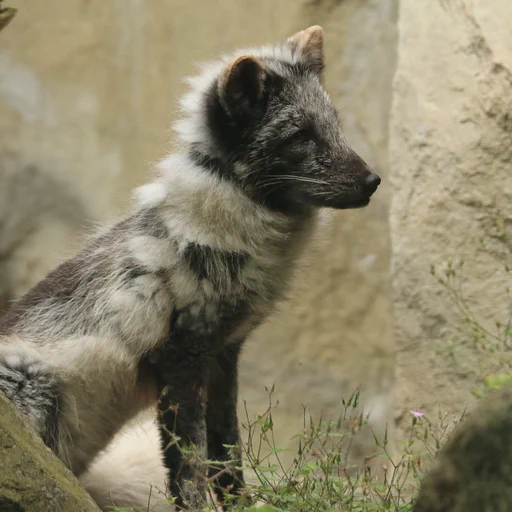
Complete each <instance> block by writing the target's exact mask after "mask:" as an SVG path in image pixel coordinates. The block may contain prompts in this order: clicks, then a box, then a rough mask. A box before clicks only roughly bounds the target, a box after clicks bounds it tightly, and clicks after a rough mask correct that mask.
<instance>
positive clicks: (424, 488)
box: [414, 387, 512, 512]
mask: <svg viewBox="0 0 512 512" xmlns="http://www.w3.org/2000/svg"><path fill="white" fill-rule="evenodd" d="M511 408H512V388H511V387H508V388H506V389H504V390H502V391H501V392H499V393H497V394H496V395H495V396H493V397H491V398H488V399H487V400H486V401H485V402H484V403H483V404H482V405H481V406H479V407H478V408H477V409H476V410H475V411H474V412H473V414H471V416H470V418H469V419H466V420H465V421H464V422H463V423H462V425H460V426H459V427H458V428H457V430H456V431H455V432H454V434H453V435H452V436H451V438H450V440H449V442H448V443H447V445H446V446H445V447H444V448H443V449H442V450H441V452H440V454H439V456H438V458H437V461H436V464H435V466H434V467H433V468H432V470H431V471H430V472H429V473H428V475H427V477H426V478H425V480H424V481H423V483H422V485H421V489H420V493H419V495H418V499H417V502H416V506H415V508H414V512H509V511H510V510H512V414H511Z"/></svg>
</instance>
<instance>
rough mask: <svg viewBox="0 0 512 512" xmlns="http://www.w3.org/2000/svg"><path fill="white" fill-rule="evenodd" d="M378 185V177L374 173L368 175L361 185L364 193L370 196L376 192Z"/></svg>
mask: <svg viewBox="0 0 512 512" xmlns="http://www.w3.org/2000/svg"><path fill="white" fill-rule="evenodd" d="M379 185H380V176H379V175H378V174H375V173H373V172H372V173H370V174H368V176H367V177H366V178H365V180H364V183H363V188H364V191H365V192H366V193H367V194H368V195H369V196H371V195H372V194H373V193H374V192H375V191H376V190H377V187H378V186H379Z"/></svg>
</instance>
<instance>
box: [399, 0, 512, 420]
mask: <svg viewBox="0 0 512 512" xmlns="http://www.w3.org/2000/svg"><path fill="white" fill-rule="evenodd" d="M511 23H512V4H511V3H510V2H509V1H508V0H496V1H494V2H492V3H489V2H485V1H483V0H474V1H470V0H467V1H460V2H409V1H404V2H402V3H401V8H400V16H399V33H400V39H399V49H398V67H397V74H396V78H395V82H394V96H393V98H394V100H393V107H392V116H391V117H392V120H391V129H390V148H391V150H390V161H391V162H392V170H391V178H392V185H393V202H392V209H391V229H392V245H393V282H394V301H395V312H396V319H397V320H396V321H397V343H398V359H397V406H398V408H399V411H398V417H399V421H401V420H404V421H401V422H402V424H405V423H408V421H409V420H408V419H407V416H408V415H407V414H405V415H404V412H405V411H407V410H408V409H412V408H418V409H420V410H421V411H423V412H426V413H427V414H429V415H432V416H435V414H436V412H437V406H438V404H439V405H441V408H442V409H443V410H447V409H450V408H454V409H458V410H461V409H462V408H464V406H465V405H466V404H467V403H468V401H470V399H471V393H470V392H471V390H473V389H474V388H475V387H478V386H479V385H480V383H481V382H482V379H483V377H484V376H485V375H486V374H487V373H489V372H492V371H493V368H495V367H496V355H492V354H491V355H490V356H486V355H485V354H484V353H483V352H478V351H475V349H474V348H473V345H472V343H471V341H472V335H471V334H470V333H468V332H467V330H465V329H463V331H462V335H461V334H459V335H457V336H455V337H454V335H455V334H456V329H457V328H458V327H460V326H461V325H462V319H461V318H460V315H459V313H458V311H457V307H456V306H455V305H454V304H453V302H452V301H451V300H450V298H449V295H448V294H447V293H446V291H445V290H444V289H443V287H442V286H440V285H438V284H437V283H436V281H435V279H433V277H432V276H431V275H430V271H429V268H430V265H431V264H434V265H436V266H439V267H440V268H443V265H445V264H446V263H447V262H448V260H450V259H451V260H453V261H457V260H458V259H461V258H462V259H463V260H464V261H465V265H464V269H463V274H462V283H463V284H462V288H461V294H462V296H463V297H465V298H466V300H467V302H468V304H469V306H470V307H471V309H472V310H473V312H474V314H475V316H476V318H477V319H478V320H479V322H481V323H482V324H483V325H484V326H485V327H486V328H488V329H490V330H493V329H494V322H495V321H496V320H500V321H501V322H504V321H506V319H507V317H508V316H509V315H510V312H509V311H507V307H508V306H509V300H510V299H509V298H508V296H507V292H506V286H507V285H510V281H511V280H510V274H508V276H507V274H506V272H505V270H504V267H505V264H506V261H507V259H508V260H509V262H510V257H511V253H512V222H511V219H512V167H511V163H512V145H511V143H510V142H511V137H512V122H511V119H510V112H511V108H512V87H511V86H512V53H511V52H510V45H511V44H512V32H510V30H509V27H510V26H511ZM480 239H481V240H482V242H480ZM454 340H456V343H455V342H454ZM464 340H465V341H466V342H467V345H466V346H465V347H464V346H460V342H461V341H464ZM454 343H455V345H454ZM452 345H453V346H452ZM451 349H453V350H451ZM451 353H452V355H450V354H451ZM404 422H405V423H404Z"/></svg>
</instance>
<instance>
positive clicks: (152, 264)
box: [128, 235, 177, 272]
mask: <svg viewBox="0 0 512 512" xmlns="http://www.w3.org/2000/svg"><path fill="white" fill-rule="evenodd" d="M128 248H129V250H130V252H131V254H132V255H133V257H134V258H135V260H136V261H137V262H138V263H140V264H141V265H143V266H144V267H146V268H147V269H149V270H151V271H153V272H156V271H158V270H165V269H170V268H172V266H173V265H175V264H176V261H177V255H176V253H175V251H174V249H173V247H172V245H171V242H170V241H169V240H168V239H160V238H155V237H152V236H147V235H137V236H133V237H131V238H130V239H129V240H128Z"/></svg>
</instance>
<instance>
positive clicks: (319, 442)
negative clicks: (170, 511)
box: [112, 388, 461, 512]
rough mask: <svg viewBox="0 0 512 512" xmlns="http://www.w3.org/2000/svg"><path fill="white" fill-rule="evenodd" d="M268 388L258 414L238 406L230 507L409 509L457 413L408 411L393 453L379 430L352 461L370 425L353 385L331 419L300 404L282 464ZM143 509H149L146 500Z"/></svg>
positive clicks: (213, 507) (268, 511)
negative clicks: (242, 484)
mask: <svg viewBox="0 0 512 512" xmlns="http://www.w3.org/2000/svg"><path fill="white" fill-rule="evenodd" d="M267 391H268V396H269V403H268V407H267V409H266V410H265V411H264V412H263V413H262V414H258V415H257V416H256V417H254V418H252V417H251V415H250V414H249V412H248V409H247V406H245V419H244V420H243V421H242V429H243V431H244V433H245V436H244V438H245V441H244V442H243V443H242V447H241V448H242V454H243V461H244V462H243V469H244V472H245V475H246V479H247V487H246V489H245V490H244V495H243V496H242V499H241V500H240V497H236V496H229V495H228V497H227V498H226V501H227V502H232V510H233V512H255V511H256V510H257V511H259V512H284V511H286V512H337V511H343V512H386V511H388V512H409V511H412V510H413V505H414V499H415V496H416V494H417V490H418V488H419V484H420V483H421V481H422V479H423V476H424V472H425V471H426V469H427V467H428V466H429V464H430V462H431V461H432V459H433V458H434V457H435V456H436V454H437V452H438V451H439V449H440V447H441V446H442V445H443V444H444V441H445V439H446V438H447V437H448V435H449V433H450V432H451V430H452V428H453V427H454V426H455V425H457V424H458V423H459V422H460V420H461V418H455V419H451V417H450V415H449V414H448V413H441V412H440V413H439V415H438V417H437V418H435V420H432V421H431V420H430V419H428V418H427V417H426V416H425V415H424V414H422V413H421V412H419V411H411V412H410V414H411V427H412V428H411V430H410V434H409V437H408V439H406V440H404V441H403V442H400V443H399V444H398V453H395V454H392V453H391V451H390V443H389V439H388V433H387V431H386V432H385V433H384V435H383V436H382V438H378V437H377V436H376V435H374V448H373V450H372V453H369V454H368V456H367V457H366V459H365V461H364V463H363V464H362V465H360V466H358V465H356V464H354V463H352V462H351V460H350V457H349V456H350V450H351V447H352V445H353V442H354V439H355V435H356V434H357V433H358V432H359V431H360V430H361V429H362V428H369V425H368V417H365V416H364V414H363V413H361V412H359V411H360V408H359V392H358V391H356V392H354V393H353V394H352V396H351V397H350V398H349V399H348V400H342V401H341V404H340V406H341V407H340V413H339V415H338V417H337V418H336V419H335V420H330V421H327V420H325V419H323V418H318V419H314V418H313V417H312V416H311V415H310V414H309V413H308V411H307V409H306V408H304V410H303V429H302V431H301V432H299V433H298V434H297V435H295V436H294V439H295V441H296V445H295V449H294V450H293V451H292V457H291V462H288V463H285V462H284V460H285V459H286V457H284V452H285V450H283V449H281V448H280V447H279V446H277V445H276V442H275V436H274V420H273V412H274V410H275V408H276V407H278V403H277V402H275V401H274V389H273V388H272V389H270V390H267ZM418 446H419V447H421V451H419V452H418V451H416V450H417V447H418ZM395 451H396V450H395ZM289 453H290V452H288V454H289ZM288 460H289V459H288ZM203 462H204V464H205V465H207V466H210V467H214V468H215V470H216V471H218V474H221V473H223V472H226V471H229V470H230V469H229V468H230V467H231V464H232V461H231V462H227V463H224V466H223V467H222V466H220V465H219V463H218V462H213V461H203ZM215 476H216V475H214V476H212V477H210V478H209V479H208V482H207V484H211V483H212V481H213V480H214V479H215ZM209 497H210V500H209V501H210V503H209V504H208V506H207V507H205V509H204V510H209V511H219V512H220V511H221V506H220V505H219V504H218V503H215V500H214V496H213V492H212V491H211V490H210V491H209ZM237 501H238V503H237ZM112 510H113V511H116V512H126V510H125V509H116V508H113V509H112ZM145 510H147V511H150V510H151V505H150V504H149V505H148V507H147V508H146V509H145ZM138 512H140V511H138ZM194 512H199V511H194Z"/></svg>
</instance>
